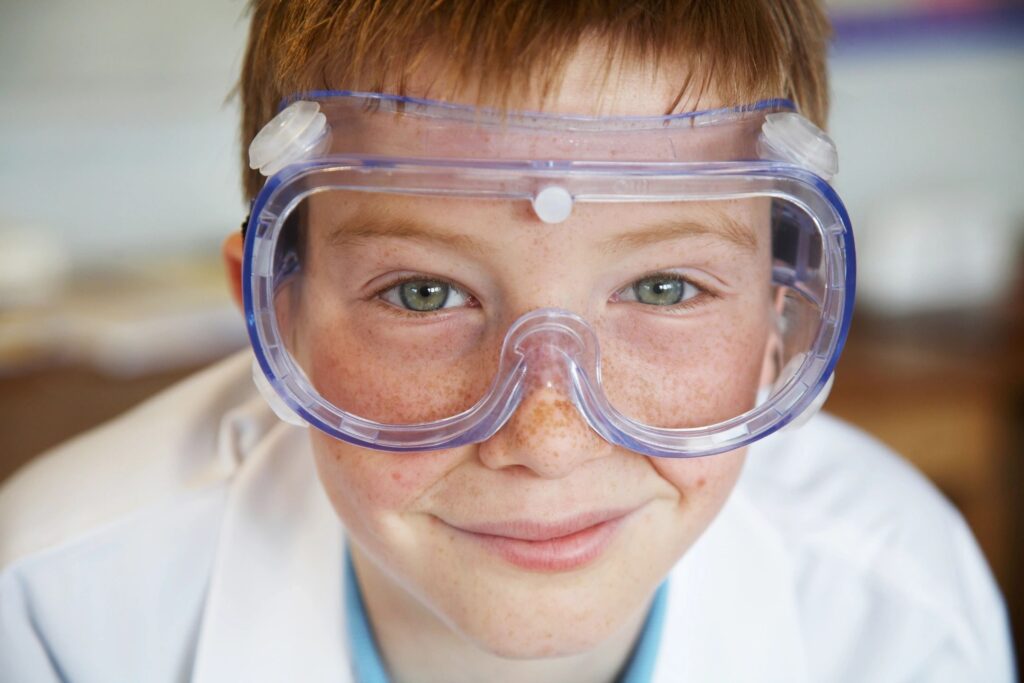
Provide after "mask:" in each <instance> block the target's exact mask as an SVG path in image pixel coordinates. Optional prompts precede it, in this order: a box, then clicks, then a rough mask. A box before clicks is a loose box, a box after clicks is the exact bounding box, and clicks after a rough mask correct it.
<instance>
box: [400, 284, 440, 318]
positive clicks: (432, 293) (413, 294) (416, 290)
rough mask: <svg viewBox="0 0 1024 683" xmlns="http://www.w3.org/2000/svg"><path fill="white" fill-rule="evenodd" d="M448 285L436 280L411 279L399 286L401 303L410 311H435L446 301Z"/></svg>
mask: <svg viewBox="0 0 1024 683" xmlns="http://www.w3.org/2000/svg"><path fill="white" fill-rule="evenodd" d="M450 289H451V288H450V287H449V286H448V285H446V284H445V283H443V282H437V281H436V280H413V281H412V282H405V283H402V284H401V285H400V286H399V289H398V295H399V297H400V298H401V299H402V305H403V306H405V307H406V308H408V309H409V310H411V311H422V312H425V311H436V310H438V309H439V308H442V307H443V306H444V304H445V302H446V301H448V293H449V291H450Z"/></svg>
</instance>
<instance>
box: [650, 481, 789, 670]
mask: <svg viewBox="0 0 1024 683" xmlns="http://www.w3.org/2000/svg"><path fill="white" fill-rule="evenodd" d="M794 582H795V576H794V570H793V566H792V562H791V559H790V557H789V555H788V553H787V552H786V548H785V546H784V544H783V541H782V539H781V537H780V536H779V534H778V531H777V530H776V529H774V528H773V527H772V526H771V525H770V524H769V523H768V522H767V521H765V519H764V517H763V515H762V514H761V513H760V512H759V511H758V510H757V509H756V508H755V507H754V506H753V505H752V504H751V502H750V501H749V499H748V498H747V497H746V496H744V494H743V491H742V490H740V489H737V490H735V491H734V492H733V495H732V496H731V498H730V500H729V502H728V503H727V504H726V505H725V507H724V508H723V510H722V512H721V513H720V514H719V516H718V517H717V518H716V519H715V521H714V522H713V523H712V525H711V526H710V527H709V529H708V530H707V531H706V532H705V534H704V535H703V536H702V537H701V538H700V539H699V540H698V541H697V542H696V543H695V544H694V546H693V547H692V548H691V549H690V551H689V552H688V553H687V554H686V555H685V556H684V557H683V559H682V560H681V561H680V562H679V563H678V564H677V565H676V567H675V569H674V570H673V571H672V579H671V584H670V589H669V595H668V605H667V610H666V612H667V614H666V619H665V628H664V631H663V633H662V641H661V646H660V650H659V656H658V662H657V665H656V667H655V673H654V683H677V682H679V681H715V682H716V683H730V682H732V681H736V682H744V683H745V682H747V681H758V682H759V683H766V682H770V681H785V682H786V683H799V682H800V681H806V680H807V671H806V668H805V661H806V657H805V655H804V650H803V639H802V637H801V633H800V628H799V626H800V622H799V613H798V603H797V599H796V593H795V583H794Z"/></svg>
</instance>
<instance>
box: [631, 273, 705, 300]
mask: <svg viewBox="0 0 1024 683" xmlns="http://www.w3.org/2000/svg"><path fill="white" fill-rule="evenodd" d="M696 294H697V288H696V287H694V286H693V285H692V284H690V283H689V282H687V281H686V280H682V279H680V278H674V277H667V276H665V275H654V276H652V277H645V278H644V279H642V280H637V281H636V282H635V283H633V296H634V297H636V300H637V301H639V302H640V303H642V304H649V305H651V306H674V305H676V304H678V303H679V302H681V301H683V300H684V299H690V298H692V297H693V296H695V295H696Z"/></svg>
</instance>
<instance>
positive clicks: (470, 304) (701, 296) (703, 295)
mask: <svg viewBox="0 0 1024 683" xmlns="http://www.w3.org/2000/svg"><path fill="white" fill-rule="evenodd" d="M657 279H664V280H675V281H678V282H681V283H683V284H684V285H686V286H690V287H693V288H694V289H695V290H696V293H695V294H694V295H693V296H691V297H689V298H687V299H684V300H682V301H680V302H678V303H675V304H670V305H666V306H657V305H655V304H645V303H644V302H642V301H639V300H637V299H636V298H634V299H625V300H624V299H621V298H620V297H621V295H622V293H623V292H630V293H631V294H633V292H632V291H631V290H633V289H634V288H635V287H636V286H637V284H638V283H640V282H643V281H645V280H657ZM410 282H437V283H440V284H444V285H447V286H448V287H449V288H450V289H451V291H453V292H458V293H460V294H461V295H462V296H464V297H465V298H466V302H465V303H464V304H462V305H461V306H451V307H442V308H439V309H436V310H433V311H414V310H410V309H408V308H404V307H402V306H400V305H397V304H394V303H392V302H390V301H387V300H386V299H385V298H384V296H385V295H386V294H387V293H389V292H391V291H393V290H397V289H398V288H399V287H401V286H402V285H405V284H408V283H410ZM634 296H635V294H634ZM372 298H373V300H375V301H378V302H380V303H381V304H383V305H384V306H386V307H387V308H388V309H390V311H391V312H394V313H396V314H398V315H401V316H403V317H409V318H415V319H420V320H422V319H423V318H424V317H425V316H429V315H438V314H440V313H443V312H444V311H446V310H449V309H456V308H476V307H478V306H479V305H480V304H479V302H478V300H477V299H476V297H474V296H473V295H472V294H470V293H469V292H468V291H467V290H466V289H465V288H464V287H461V286H459V285H457V284H455V283H453V282H451V281H449V280H445V279H443V278H437V277H430V276H425V275H411V276H408V277H404V278H402V279H400V280H395V281H393V282H391V283H390V284H388V285H385V286H384V287H382V288H381V289H379V290H377V291H376V292H375V293H374V294H373V295H372ZM707 298H711V299H717V298H719V294H718V293H717V292H716V291H714V290H713V289H711V288H709V287H707V286H705V285H703V284H699V283H697V282H695V281H694V280H692V279H689V278H686V277H683V276H681V275H679V274H678V273H671V272H668V273H652V274H650V275H644V276H643V277H640V278H637V279H636V280H633V281H632V282H630V283H629V284H628V285H626V286H624V287H620V288H619V289H618V290H616V291H615V293H614V294H613V295H612V298H611V301H612V302H614V303H629V304H639V305H641V306H644V307H647V308H651V309H654V310H660V311H664V312H671V311H685V310H689V309H691V308H694V307H696V306H699V305H701V302H703V301H704V300H705V299H707ZM446 303H447V302H446Z"/></svg>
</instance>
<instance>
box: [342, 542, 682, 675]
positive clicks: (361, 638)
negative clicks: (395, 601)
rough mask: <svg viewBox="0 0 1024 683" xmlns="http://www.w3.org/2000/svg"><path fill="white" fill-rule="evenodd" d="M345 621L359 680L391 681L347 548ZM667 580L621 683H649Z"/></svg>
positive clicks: (663, 620) (655, 656)
mask: <svg viewBox="0 0 1024 683" xmlns="http://www.w3.org/2000/svg"><path fill="white" fill-rule="evenodd" d="M344 580H345V588H344V590H345V621H346V622H347V624H348V637H349V651H350V652H351V653H352V671H353V674H354V675H355V679H356V683H389V682H390V679H389V678H388V674H387V672H386V671H385V669H384V662H383V661H382V660H381V658H380V651H379V650H378V649H377V643H376V642H375V641H374V639H373V631H372V630H371V629H370V623H369V620H368V619H367V617H366V608H365V607H364V605H363V596H362V593H361V592H360V590H359V583H358V582H357V581H356V571H355V567H354V566H353V565H352V557H351V555H350V554H349V552H348V550H347V549H346V551H345V579H344ZM667 595H668V580H666V581H665V582H664V583H662V584H661V586H659V587H658V591H657V592H656V593H655V595H654V601H653V603H652V604H651V609H650V611H649V612H648V613H647V619H646V621H645V622H644V627H643V630H642V631H641V633H640V639H639V640H638V641H637V644H636V647H635V648H634V649H633V654H632V655H631V656H630V660H629V663H628V664H627V665H626V669H625V671H624V672H623V674H622V677H621V678H619V683H649V682H650V680H651V677H652V676H653V674H654V663H655V661H656V660H657V658H658V646H659V644H660V643H661V630H662V626H663V625H664V622H665V602H666V596H667Z"/></svg>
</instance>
